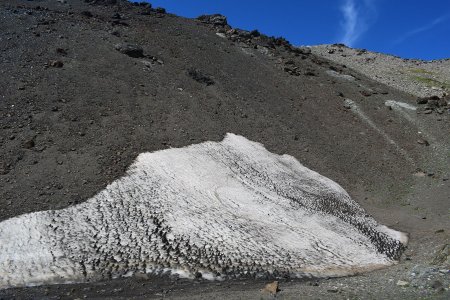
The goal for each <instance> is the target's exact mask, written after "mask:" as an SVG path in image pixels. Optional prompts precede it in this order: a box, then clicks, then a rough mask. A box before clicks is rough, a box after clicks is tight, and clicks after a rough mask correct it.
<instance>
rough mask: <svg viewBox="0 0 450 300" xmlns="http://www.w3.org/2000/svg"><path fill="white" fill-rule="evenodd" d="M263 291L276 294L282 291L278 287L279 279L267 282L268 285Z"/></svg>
mask: <svg viewBox="0 0 450 300" xmlns="http://www.w3.org/2000/svg"><path fill="white" fill-rule="evenodd" d="M261 291H262V292H268V293H270V294H272V295H276V294H277V293H278V292H279V291H280V289H279V288H278V281H274V282H271V283H268V284H266V286H265V287H264V288H263V289H262V290H261Z"/></svg>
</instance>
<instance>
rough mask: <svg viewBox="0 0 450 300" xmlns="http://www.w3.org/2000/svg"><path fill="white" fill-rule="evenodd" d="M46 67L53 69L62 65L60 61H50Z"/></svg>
mask: <svg viewBox="0 0 450 300" xmlns="http://www.w3.org/2000/svg"><path fill="white" fill-rule="evenodd" d="M48 65H49V66H50V67H53V68H62V67H63V66H64V63H63V62H62V61H60V60H51V61H50V62H49V63H48Z"/></svg>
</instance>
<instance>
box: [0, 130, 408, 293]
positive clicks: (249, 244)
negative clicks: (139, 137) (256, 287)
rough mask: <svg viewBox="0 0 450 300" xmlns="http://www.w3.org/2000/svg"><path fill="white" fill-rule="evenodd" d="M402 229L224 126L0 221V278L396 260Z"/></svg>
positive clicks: (338, 268) (316, 269) (276, 269)
mask: <svg viewBox="0 0 450 300" xmlns="http://www.w3.org/2000/svg"><path fill="white" fill-rule="evenodd" d="M405 243H406V238H405V236H404V235H403V234H402V233H399V232H396V231H393V230H391V229H389V228H387V227H385V226H382V225H379V224H378V223H377V222H376V221H375V220H374V219H373V218H371V217H370V216H368V215H366V213H365V212H364V210H363V209H362V208H360V207H359V206H358V204H357V203H356V202H354V201H353V200H352V199H351V198H350V197H349V195H348V194H347V193H346V192H345V191H344V190H343V189H342V188H341V187H340V186H339V185H338V184H337V183H335V182H333V181H332V180H330V179H327V178H325V177H323V176H321V175H319V174H318V173H316V172H314V171H311V170H310V169H308V168H306V167H304V166H303V165H301V164H300V163H299V162H298V161H297V160H296V159H295V158H293V157H292V156H289V155H281V156H280V155H276V154H273V153H271V152H269V151H267V150H266V149H265V148H264V147H263V146H262V145H261V144H258V143H255V142H251V141H249V140H247V139H245V138H244V137H242V136H237V135H233V134H228V135H227V136H226V137H225V139H224V140H223V141H222V142H205V143H201V144H197V145H191V146H188V147H185V148H178V149H167V150H162V151H157V152H153V153H143V154H141V155H139V156H138V158H137V159H136V161H135V162H134V164H133V165H132V166H131V167H130V168H129V170H128V171H127V173H126V174H125V175H124V176H123V177H122V178H121V179H118V180H116V181H114V182H113V183H111V184H110V185H109V186H107V187H106V188H105V189H104V190H103V191H101V192H100V193H98V194H97V195H96V196H94V197H93V198H91V199H89V200H87V201H86V202H84V203H82V204H79V205H75V206H72V207H69V208H66V209H62V210H55V211H42V212H36V213H31V214H26V215H22V216H19V217H15V218H12V219H9V220H6V221H3V222H1V223H0V288H8V287H16V286H30V285H40V284H51V283H69V282H86V281H97V280H103V279H110V278H116V277H120V276H131V275H133V274H136V273H152V274H156V275H158V274H163V273H164V274H168V273H169V274H173V275H175V274H177V275H175V276H186V277H193V276H200V274H201V276H203V277H204V278H206V279H225V278H230V277H239V276H249V277H262V276H268V277H271V276H274V277H277V276H295V277H310V276H318V277H322V276H341V275H349V274H355V273H359V272H362V271H366V270H372V269H375V268H380V267H383V266H387V265H390V264H393V263H395V261H396V259H398V257H399V255H400V254H401V251H402V250H403V248H404V244H405Z"/></svg>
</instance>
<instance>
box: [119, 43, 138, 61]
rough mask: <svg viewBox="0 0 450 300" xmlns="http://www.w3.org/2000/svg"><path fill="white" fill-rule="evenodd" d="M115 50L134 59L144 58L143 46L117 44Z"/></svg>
mask: <svg viewBox="0 0 450 300" xmlns="http://www.w3.org/2000/svg"><path fill="white" fill-rule="evenodd" d="M115 48H116V50H117V51H119V52H120V53H122V54H125V55H128V56H130V57H133V58H140V57H144V49H142V47H141V46H139V45H136V44H129V43H121V44H116V45H115Z"/></svg>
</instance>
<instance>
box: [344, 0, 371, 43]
mask: <svg viewBox="0 0 450 300" xmlns="http://www.w3.org/2000/svg"><path fill="white" fill-rule="evenodd" d="M340 10H341V13H342V16H343V21H342V22H341V27H342V33H341V37H340V38H339V40H340V42H341V43H344V44H346V45H347V46H350V47H351V46H354V44H355V43H356V41H357V40H358V39H359V38H360V37H361V36H362V35H363V34H364V33H365V32H366V31H367V29H368V28H369V27H370V25H371V23H372V22H373V21H374V20H375V18H376V7H375V4H374V0H362V1H358V2H356V1H355V0H344V2H343V3H342V5H341V7H340Z"/></svg>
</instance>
